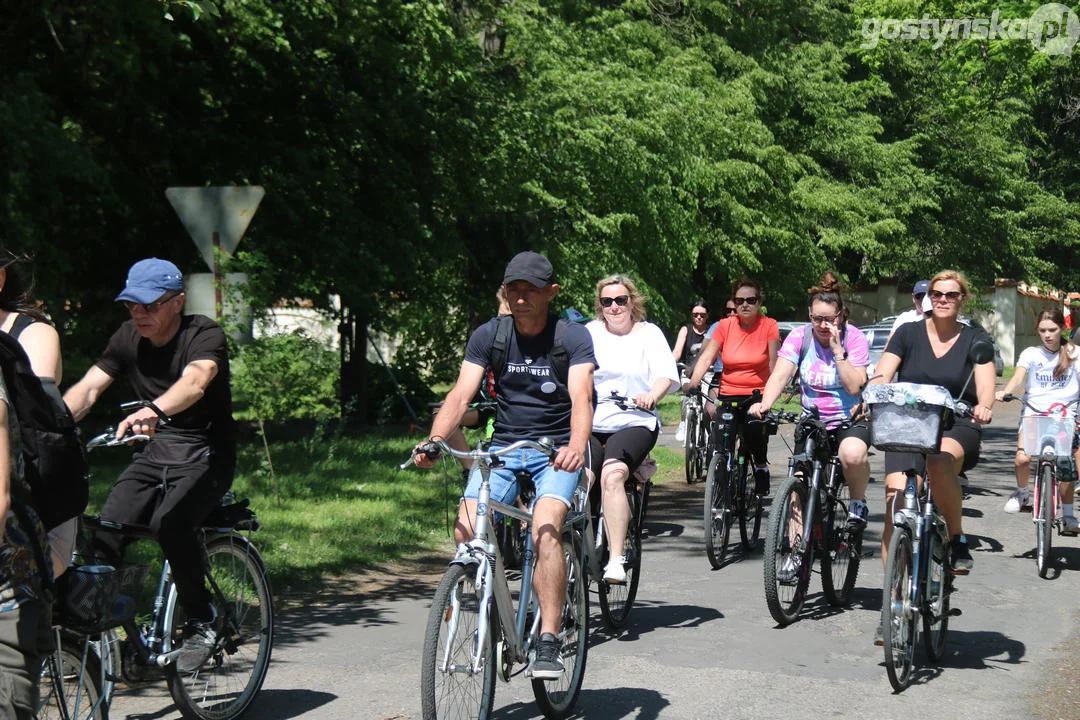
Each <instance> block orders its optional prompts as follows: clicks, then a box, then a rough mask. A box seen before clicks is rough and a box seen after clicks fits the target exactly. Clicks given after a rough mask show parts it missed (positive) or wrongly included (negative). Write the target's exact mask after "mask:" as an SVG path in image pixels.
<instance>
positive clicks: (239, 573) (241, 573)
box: [165, 534, 274, 720]
mask: <svg viewBox="0 0 1080 720" xmlns="http://www.w3.org/2000/svg"><path fill="white" fill-rule="evenodd" d="M206 563H207V569H208V572H209V576H210V578H211V579H212V582H211V584H210V585H211V591H210V592H211V598H212V601H213V603H214V606H215V607H216V608H217V611H218V621H217V628H216V629H217V639H216V640H215V642H214V648H213V651H212V652H211V654H210V658H209V659H208V660H207V661H206V662H205V663H203V665H202V667H200V668H199V669H198V670H196V671H195V672H192V673H184V674H182V673H180V672H178V671H177V669H176V664H175V663H172V664H170V665H169V666H168V667H167V668H166V670H165V673H166V679H167V680H168V683H169V692H170V693H171V694H172V696H173V700H175V701H176V707H177V709H179V710H180V713H181V714H182V715H183V716H184V717H185V718H191V719H193V720H234V718H238V717H240V716H241V715H242V714H243V713H244V712H245V711H246V710H247V709H248V708H249V707H250V706H251V703H252V701H254V700H255V696H256V695H258V693H259V689H260V688H262V684H263V680H265V679H266V671H267V668H268V667H269V665H270V651H271V649H272V647H273V644H274V608H273V599H272V597H271V594H270V585H269V584H268V582H267V579H266V569H265V566H264V565H263V561H262V558H261V557H260V556H259V553H258V551H257V550H256V549H255V547H254V546H253V545H252V544H251V543H250V542H248V541H247V540H246V539H245V538H243V537H241V536H240V535H231V534H230V535H222V536H219V537H217V538H214V539H212V540H210V541H209V542H208V543H207V544H206ZM219 593H220V594H219ZM168 602H169V605H170V607H172V608H173V611H172V612H171V613H169V616H168V618H167V625H168V628H167V629H168V632H169V637H170V638H172V647H176V642H177V639H178V631H179V630H180V628H181V627H182V626H183V612H182V611H181V610H180V608H179V605H178V603H177V597H176V586H175V585H173V586H171V587H170V589H169V601H168Z"/></svg>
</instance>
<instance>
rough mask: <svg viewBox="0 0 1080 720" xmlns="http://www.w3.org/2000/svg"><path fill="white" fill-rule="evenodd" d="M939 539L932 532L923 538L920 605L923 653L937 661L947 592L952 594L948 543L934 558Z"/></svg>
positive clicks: (946, 625) (946, 614) (942, 644)
mask: <svg viewBox="0 0 1080 720" xmlns="http://www.w3.org/2000/svg"><path fill="white" fill-rule="evenodd" d="M940 542H941V537H940V536H939V535H938V534H937V533H936V532H931V533H929V535H928V537H927V538H926V553H927V554H926V558H927V563H928V568H927V570H928V571H927V578H926V580H927V583H926V602H925V605H926V607H925V608H923V612H922V619H923V634H924V636H925V639H926V643H925V644H926V656H927V657H928V658H930V659H931V660H933V661H935V662H936V661H938V660H940V659H941V657H942V656H943V655H944V654H945V641H946V639H947V638H948V635H949V596H950V595H951V594H952V573H951V572H949V571H948V569H947V568H948V567H949V544H948V543H947V542H946V543H944V547H943V548H942V550H941V559H940V560H935V559H934V555H935V554H936V553H935V549H934V545H935V544H937V543H940Z"/></svg>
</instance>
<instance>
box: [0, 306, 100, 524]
mask: <svg viewBox="0 0 1080 720" xmlns="http://www.w3.org/2000/svg"><path fill="white" fill-rule="evenodd" d="M20 330H21V328H20ZM0 369H2V371H3V375H4V384H5V385H6V386H7V391H8V398H9V399H10V403H9V412H14V413H15V418H16V420H17V421H18V423H19V433H20V436H21V438H22V452H23V461H24V462H23V464H24V469H25V475H26V481H27V483H29V485H30V489H31V490H32V491H33V505H34V508H35V509H36V510H37V513H38V516H39V517H41V521H42V522H43V523H44V524H45V529H46V530H51V529H52V528H54V527H56V526H57V525H59V524H61V523H62V522H64V521H65V520H68V519H70V518H72V517H75V516H76V515H78V514H80V513H81V512H82V511H83V510H85V509H86V503H87V501H88V499H89V496H90V467H89V464H88V463H87V460H86V449H85V448H84V447H83V444H82V442H81V441H80V440H79V434H78V430H77V429H76V427H75V418H74V417H72V415H71V411H70V410H68V407H67V405H66V404H65V403H64V399H63V397H62V396H61V395H60V390H59V389H58V388H57V387H56V383H55V382H53V381H52V380H49V379H43V378H40V377H38V376H37V375H35V374H34V371H33V369H32V368H31V367H30V358H28V357H27V356H26V351H25V350H23V348H22V345H20V344H19V341H18V340H16V339H15V336H14V335H9V334H8V333H6V332H0Z"/></svg>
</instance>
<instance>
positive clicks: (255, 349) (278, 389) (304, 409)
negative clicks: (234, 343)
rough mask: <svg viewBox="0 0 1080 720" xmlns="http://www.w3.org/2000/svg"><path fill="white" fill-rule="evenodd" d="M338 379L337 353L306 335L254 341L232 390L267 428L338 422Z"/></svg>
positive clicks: (236, 364)
mask: <svg viewBox="0 0 1080 720" xmlns="http://www.w3.org/2000/svg"><path fill="white" fill-rule="evenodd" d="M339 376H340V367H339V362H338V356H337V353H335V352H334V351H332V350H330V349H329V348H328V347H326V346H325V345H323V344H321V343H319V342H317V341H316V340H314V339H313V338H311V337H309V336H308V335H307V334H306V333H304V331H303V330H297V331H295V332H293V333H291V334H289V335H269V336H266V337H261V338H259V339H257V340H254V341H252V342H251V343H249V344H247V345H244V346H243V347H242V348H240V350H239V352H238V353H237V356H236V359H235V360H234V361H233V363H232V386H233V390H234V391H235V392H236V393H237V395H238V399H240V400H242V401H246V402H247V403H248V405H249V411H250V413H251V414H252V415H253V416H255V418H257V419H258V420H260V421H262V422H282V421H284V420H293V419H314V420H317V421H320V422H322V421H325V420H329V419H330V418H332V417H337V416H338V415H339V414H340V408H339V404H338V382H339Z"/></svg>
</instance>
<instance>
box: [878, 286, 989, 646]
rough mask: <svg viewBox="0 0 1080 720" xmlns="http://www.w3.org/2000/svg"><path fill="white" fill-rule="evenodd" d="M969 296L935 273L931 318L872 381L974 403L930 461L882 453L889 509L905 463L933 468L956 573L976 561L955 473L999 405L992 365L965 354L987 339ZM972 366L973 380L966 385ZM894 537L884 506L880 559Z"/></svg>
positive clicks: (895, 341) (909, 328)
mask: <svg viewBox="0 0 1080 720" xmlns="http://www.w3.org/2000/svg"><path fill="white" fill-rule="evenodd" d="M968 294H969V289H968V283H967V279H966V278H965V277H964V276H963V274H961V273H959V272H957V271H955V270H944V271H942V272H940V273H938V274H937V275H935V276H934V278H933V279H932V280H931V281H930V289H929V292H928V296H929V297H930V300H931V302H932V303H933V309H932V310H931V311H930V313H929V314H928V316H927V319H926V320H925V321H923V322H914V323H907V324H906V325H901V326H900V327H899V328H897V330H896V333H895V334H894V335H893V336H892V337H891V338H890V339H889V343H888V345H886V346H885V352H884V353H883V354H882V356H881V360H879V361H878V364H877V367H876V369H875V372H876V373H877V374H878V377H877V378H875V379H874V380H872V381H871V382H892V381H893V380H894V375H895V376H896V377H895V379H896V380H897V381H901V382H912V383H922V384H928V385H941V386H943V387H945V388H946V389H948V391H949V392H950V393H951V394H952V395H953V397H959V396H960V393H961V391H963V392H964V395H963V398H964V399H965V400H966V401H967V402H969V403H971V405H972V406H973V408H974V411H973V414H974V418H973V420H974V421H972V420H971V419H967V418H960V417H957V418H955V419H954V421H953V425H952V427H951V428H950V429H948V430H946V431H945V432H944V434H943V436H942V440H941V452H940V453H938V454H936V455H930V456H927V457H926V464H925V467H924V466H923V456H922V455H918V454H911V453H895V452H886V453H885V473H886V474H885V507H892V498H893V496H894V495H895V494H896V493H897V492H903V491H904V484H905V480H906V476H905V471H906V470H907V469H908V468H910V467H912V465H914V466H915V467H916V469H917V470H918V471H919V474H920V475H923V476H925V475H926V474H929V476H930V484H931V487H932V488H933V491H934V503H935V504H936V505H937V507H938V509H939V510H941V514H942V516H943V517H944V518H945V523H946V525H948V528H949V534H950V536H951V537H952V541H951V542H950V543H949V546H950V557H951V559H952V569H953V573H954V574H957V575H966V574H967V573H968V572H969V571H970V570H971V567H972V565H973V564H974V561H973V560H972V557H971V550H970V549H969V548H968V543H967V538H966V537H965V536H964V528H963V504H962V494H961V490H960V483H959V481H958V480H957V475H958V473H960V472H961V471H962V470H969V469H971V468H973V467H974V466H975V464H976V463H977V462H978V459H979V443H980V442H981V441H982V429H981V428H980V427H979V425H985V424H986V423H988V422H990V420H991V419H992V417H993V411H992V410H991V408H992V406H993V404H994V377H995V375H994V364H993V363H992V362H989V363H982V364H980V365H974V364H973V363H972V361H971V358H970V357H969V356H968V355H969V351H970V349H971V345H972V344H973V343H974V342H975V341H976V340H979V339H983V340H986V341H989V338H988V337H987V335H986V333H985V332H984V331H982V330H979V329H977V328H974V327H971V326H968V325H965V324H964V323H962V322H961V321H960V313H961V311H962V310H963V307H964V303H965V301H966V299H967V297H968ZM973 371H974V375H973V377H974V381H973V382H972V383H967V379H968V377H969V376H972V372H973ZM965 384H966V385H967V386H966V388H965ZM891 537H892V517H891V515H890V514H889V513H888V512H886V513H885V530H884V532H883V533H882V535H881V551H882V552H881V559H882V561H883V562H884V560H885V555H886V554H887V550H888V546H889V538H891ZM879 629H880V628H879ZM875 642H877V638H876V637H875ZM879 644H880V643H879Z"/></svg>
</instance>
